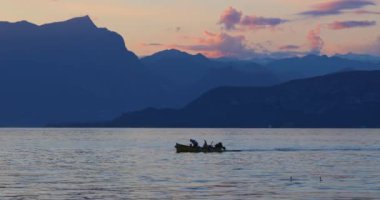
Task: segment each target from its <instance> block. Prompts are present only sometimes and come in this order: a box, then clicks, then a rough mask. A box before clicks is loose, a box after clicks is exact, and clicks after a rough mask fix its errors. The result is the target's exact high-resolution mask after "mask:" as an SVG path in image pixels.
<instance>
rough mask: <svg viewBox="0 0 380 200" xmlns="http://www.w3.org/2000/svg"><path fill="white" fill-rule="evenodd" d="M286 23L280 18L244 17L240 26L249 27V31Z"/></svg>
mask: <svg viewBox="0 0 380 200" xmlns="http://www.w3.org/2000/svg"><path fill="white" fill-rule="evenodd" d="M287 21H288V20H284V19H280V18H266V17H256V16H245V17H244V18H243V19H242V20H241V22H240V25H242V26H246V27H249V28H250V29H257V28H266V27H274V26H277V25H280V24H282V23H285V22H287Z"/></svg>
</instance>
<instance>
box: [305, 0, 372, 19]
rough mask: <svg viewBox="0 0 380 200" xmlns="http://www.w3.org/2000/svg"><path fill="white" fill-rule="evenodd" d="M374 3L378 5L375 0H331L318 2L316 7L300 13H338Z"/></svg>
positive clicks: (319, 14)
mask: <svg viewBox="0 0 380 200" xmlns="http://www.w3.org/2000/svg"><path fill="white" fill-rule="evenodd" d="M373 5H376V3H375V2H374V1H373V0H333V1H330V2H326V3H320V4H317V5H315V6H314V9H312V10H309V11H306V12H302V13H300V14H301V15H307V16H326V15H337V14H341V13H342V12H343V11H345V10H355V9H358V8H363V7H365V6H373Z"/></svg>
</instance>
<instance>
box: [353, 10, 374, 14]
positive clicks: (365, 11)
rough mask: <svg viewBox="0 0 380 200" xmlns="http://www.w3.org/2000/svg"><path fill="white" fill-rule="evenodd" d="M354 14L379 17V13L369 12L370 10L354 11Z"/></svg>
mask: <svg viewBox="0 0 380 200" xmlns="http://www.w3.org/2000/svg"><path fill="white" fill-rule="evenodd" d="M355 13H356V14H358V15H364V14H368V15H380V12H378V11H370V10H356V11H355Z"/></svg>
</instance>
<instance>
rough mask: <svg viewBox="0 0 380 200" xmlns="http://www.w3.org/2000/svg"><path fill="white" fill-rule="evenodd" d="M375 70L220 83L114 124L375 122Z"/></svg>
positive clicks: (378, 102) (378, 108) (378, 74)
mask: <svg viewBox="0 0 380 200" xmlns="http://www.w3.org/2000/svg"><path fill="white" fill-rule="evenodd" d="M379 85H380V71H350V72H341V73H336V74H331V75H325V76H320V77H315V78H308V79H300V80H294V81H290V82H286V83H283V84H279V85H276V86H270V87H220V88H217V89H214V90H211V91H209V92H206V93H205V94H203V95H202V96H201V97H199V98H198V99H196V100H194V101H193V102H191V103H190V104H188V105H187V106H185V107H184V108H182V109H155V108H148V109H145V110H141V111H136V112H128V113H125V114H123V115H122V116H120V117H118V118H117V119H115V120H113V121H112V122H110V123H104V124H101V125H102V126H114V127H318V128H319V127H324V128H325V127H380V118H379V117H378V115H379V113H380V90H379V88H378V86H379Z"/></svg>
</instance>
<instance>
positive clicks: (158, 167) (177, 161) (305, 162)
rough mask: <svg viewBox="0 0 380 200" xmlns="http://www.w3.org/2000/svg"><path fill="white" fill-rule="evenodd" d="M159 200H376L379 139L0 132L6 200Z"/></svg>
mask: <svg viewBox="0 0 380 200" xmlns="http://www.w3.org/2000/svg"><path fill="white" fill-rule="evenodd" d="M189 138H194V139H198V140H199V142H200V143H202V140H203V139H207V140H208V141H209V142H211V141H212V140H213V141H214V142H219V141H223V143H224V144H225V146H226V147H227V148H228V149H231V150H243V151H241V152H226V153H221V154H220V153H215V154H204V153H199V154H186V153H185V154H177V153H175V149H174V145H175V143H176V142H180V143H185V144H187V143H189V142H188V140H189ZM291 176H292V178H293V181H290V180H289V178H290V177H291ZM320 177H322V181H320ZM158 198H160V199H185V198H189V199H379V198H380V130H379V129H0V199H49V200H54V199H158Z"/></svg>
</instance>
